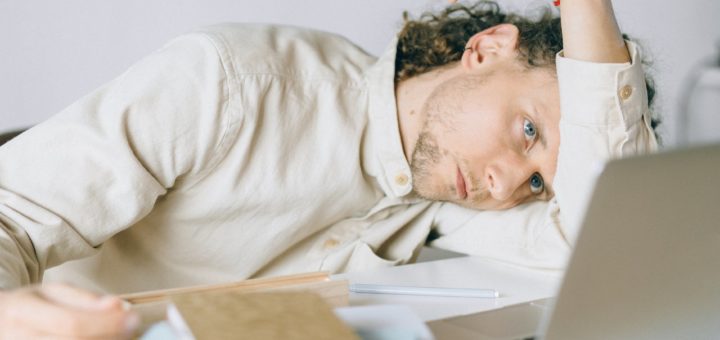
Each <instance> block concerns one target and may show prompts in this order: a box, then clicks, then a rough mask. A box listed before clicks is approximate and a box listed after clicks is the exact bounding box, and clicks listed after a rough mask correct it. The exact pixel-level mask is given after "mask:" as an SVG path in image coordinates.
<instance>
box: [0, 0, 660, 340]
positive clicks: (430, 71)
mask: <svg viewBox="0 0 720 340" xmlns="http://www.w3.org/2000/svg"><path fill="white" fill-rule="evenodd" d="M560 12H561V17H562V18H563V19H562V28H563V30H562V32H563V33H562V38H563V40H564V47H563V45H562V40H561V36H560V34H561V33H560V23H559V20H558V19H553V18H550V17H545V18H543V19H542V20H540V21H531V20H528V19H526V18H522V17H518V16H515V15H505V14H502V13H500V12H499V11H498V10H497V8H496V5H495V4H491V3H480V4H477V6H470V7H469V8H467V9H466V8H464V7H459V6H451V7H450V8H449V9H448V10H446V11H445V12H443V13H441V14H440V15H438V16H437V17H424V18H422V19H420V20H418V21H408V22H407V23H406V25H405V27H404V28H403V30H402V31H401V32H400V34H399V38H398V40H397V43H393V44H392V45H391V46H390V49H389V50H388V51H387V52H386V53H385V54H384V55H383V56H382V57H380V58H379V59H375V58H374V57H372V56H369V55H367V54H366V53H365V52H363V51H362V50H361V49H359V48H358V47H356V46H355V45H353V44H352V43H350V42H348V41H347V40H345V39H343V38H341V37H338V36H336V35H331V34H327V33H321V32H316V31H310V30H305V29H298V28H288V27H278V26H263V25H252V26H251V25H232V24H231V25H222V26H215V27H210V28H207V29H204V30H202V31H199V32H196V33H193V34H188V35H185V36H182V37H180V38H177V39H175V40H173V41H172V42H170V43H169V44H167V45H166V46H165V47H163V48H162V49H160V50H159V51H157V52H156V53H154V54H152V55H151V56H149V57H147V58H145V59H144V60H142V61H140V62H139V63H138V64H136V65H134V66H133V67H132V68H130V70H128V71H127V72H126V73H124V74H123V75H122V76H120V77H119V78H117V79H115V80H114V81H112V82H110V83H109V84H107V85H105V86H103V87H101V88H100V89H99V90H97V91H95V92H94V93H92V94H90V95H88V96H86V97H84V98H82V99H81V100H80V101H78V102H76V103H75V104H73V105H71V106H70V107H69V108H67V109H66V110H64V111H63V112H61V113H60V114H58V115H56V116H55V117H53V118H51V119H50V120H48V121H46V122H44V123H42V124H40V125H38V126H36V127H34V128H32V129H31V130H29V131H27V132H26V133H24V134H23V135H21V136H19V137H18V138H16V139H15V140H13V141H11V142H10V143H8V144H6V145H5V146H3V147H2V148H1V149H0V226H1V228H0V247H1V249H2V252H1V253H0V285H1V286H2V287H3V288H4V289H6V290H5V291H4V292H2V293H0V335H1V336H0V337H3V338H13V339H17V338H23V337H25V338H27V337H61V338H64V337H80V338H82V337H95V336H102V337H114V336H117V337H122V336H124V335H127V334H128V332H129V331H130V330H132V329H133V327H135V325H137V317H136V316H134V315H132V314H130V313H129V312H125V311H123V309H122V308H121V304H120V301H118V299H117V298H114V297H112V296H100V295H96V294H94V293H90V292H89V291H86V290H84V289H89V290H93V291H101V292H104V293H108V294H117V293H126V292H135V291H141V290H150V289H159V288H168V287H177V286H187V285H197V284H207V283H217V282H225V281H234V280H241V279H245V278H250V277H257V276H269V275H278V274H288V273H295V272H306V271H317V270H327V271H331V272H341V271H349V270H359V269H365V268H372V267H378V266H387V265H396V264H401V263H405V262H408V261H411V260H412V259H413V257H414V256H415V255H416V252H417V250H418V248H419V246H420V245H422V244H423V242H424V241H425V239H426V237H427V235H428V233H429V231H430V229H431V227H432V226H433V217H434V215H435V214H436V212H437V210H438V205H439V204H437V203H436V202H438V201H440V202H452V203H456V204H459V205H461V206H464V207H468V208H473V209H477V210H480V211H490V210H499V209H502V210H505V212H506V214H522V213H523V211H522V210H518V209H517V208H515V209H514V208H513V207H516V206H518V205H521V204H523V203H527V202H532V201H548V202H549V203H548V204H547V206H546V213H544V214H543V215H542V220H540V221H537V220H528V221H527V222H526V223H527V224H528V225H527V226H520V227H521V229H517V230H523V232H524V233H525V234H518V235H516V237H517V238H527V239H533V240H534V243H533V244H530V245H528V248H527V249H525V257H526V258H527V259H528V261H539V260H538V259H541V260H542V258H546V257H548V258H552V257H553V256H554V255H553V254H558V253H559V254H565V253H566V252H567V249H568V248H569V247H570V244H571V243H572V240H573V237H574V234H575V233H576V229H577V226H578V224H579V222H578V221H579V218H580V216H581V214H582V209H583V203H584V200H585V199H586V195H587V192H588V191H589V190H590V189H589V188H590V186H591V185H592V184H591V183H592V176H591V175H590V173H591V172H592V170H593V167H594V166H596V161H597V160H605V159H608V158H611V157H620V156H624V155H628V154H633V153H638V152H645V151H648V150H652V149H654V148H655V144H656V141H655V137H654V135H653V131H652V128H651V127H650V117H649V110H648V98H647V94H646V93H647V92H646V85H645V80H644V74H643V71H642V68H641V64H640V61H639V60H640V59H639V58H640V57H639V51H638V49H637V48H636V46H635V45H634V44H633V43H626V42H625V41H624V40H623V38H622V36H621V34H620V32H619V29H618V28H617V24H616V23H615V19H614V15H613V13H612V6H611V3H610V1H609V0H605V1H602V0H567V1H566V2H563V4H562V6H561V9H560ZM561 48H564V52H562V53H561V54H559V55H558V57H557V61H556V60H555V56H556V53H557V52H558V51H559V50H560V49H561ZM556 63H557V66H556ZM561 108H562V117H561V114H560V111H561V110H560V109H561ZM561 140H562V144H561ZM560 212H562V214H560ZM479 213H480V214H482V213H483V212H479ZM531 225H532V226H541V227H531ZM498 256H503V254H498ZM71 260H78V261H74V262H71V263H66V262H68V261H71ZM540 262H541V261H540ZM63 263H65V265H63V266H61V267H59V268H58V270H53V271H50V272H51V273H50V274H52V276H53V280H60V279H62V280H66V281H70V282H72V283H73V285H74V286H78V287H83V289H79V288H73V287H71V286H65V285H45V286H42V287H41V286H39V285H33V284H38V283H40V282H41V280H42V279H43V273H44V272H45V270H46V269H48V268H51V267H54V266H58V265H60V264H63ZM48 276H50V275H48Z"/></svg>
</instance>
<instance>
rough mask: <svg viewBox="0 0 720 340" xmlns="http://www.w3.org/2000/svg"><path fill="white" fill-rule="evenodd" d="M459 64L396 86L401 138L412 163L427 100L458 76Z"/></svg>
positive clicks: (436, 70) (415, 77)
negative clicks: (442, 85)
mask: <svg viewBox="0 0 720 340" xmlns="http://www.w3.org/2000/svg"><path fill="white" fill-rule="evenodd" d="M457 66H459V65H458V63H452V64H449V65H446V66H443V67H440V68H436V69H434V70H431V71H429V72H426V73H423V74H420V75H417V76H414V77H412V78H408V79H405V80H402V81H399V82H398V83H397V84H396V85H395V100H396V105H397V115H398V124H399V126H400V138H401V139H402V145H403V152H404V153H405V158H406V159H407V160H408V161H409V162H410V161H411V158H412V154H413V152H414V151H415V144H416V142H417V139H418V137H419V135H420V131H421V130H422V128H423V125H424V124H425V119H426V117H425V108H424V107H423V106H424V105H425V103H426V102H427V99H428V98H429V97H430V95H431V94H432V93H433V91H435V89H436V88H437V86H438V85H440V84H442V83H443V82H445V81H447V80H449V79H451V78H453V77H456V76H458V75H459V74H460V73H459V71H460V70H459V67H457Z"/></svg>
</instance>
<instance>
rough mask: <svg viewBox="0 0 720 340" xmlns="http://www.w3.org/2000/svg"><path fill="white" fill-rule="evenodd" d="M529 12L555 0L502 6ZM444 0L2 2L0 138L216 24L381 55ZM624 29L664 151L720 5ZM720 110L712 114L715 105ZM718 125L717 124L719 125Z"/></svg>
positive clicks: (681, 6) (692, 3) (651, 5)
mask: <svg viewBox="0 0 720 340" xmlns="http://www.w3.org/2000/svg"><path fill="white" fill-rule="evenodd" d="M499 2H500V3H501V4H508V3H511V5H512V7H514V8H519V9H520V10H522V11H531V9H532V8H534V7H537V6H538V5H539V4H544V3H549V2H550V0H512V1H509V0H499ZM445 3H446V1H444V0H302V1H298V0H264V1H257V0H256V1H250V0H123V1H120V0H56V1H53V0H46V1H42V0H0V131H4V130H10V129H14V128H19V127H25V126H30V125H32V124H35V123H37V122H39V121H42V120H44V119H46V118H47V117H49V116H50V115H52V114H54V113H56V112H58V111H60V110H61V109H63V108H64V107H65V106H67V105H69V104H70V103H72V102H73V101H75V100H76V99H78V98H79V97H81V96H83V95H84V94H86V93H88V92H90V91H92V90H93V89H95V88H96V87H98V86H100V85H101V84H103V83H105V82H107V81H109V80H110V79H112V78H114V77H115V76H117V75H119V74H120V73H121V72H123V71H124V70H125V69H126V68H127V67H128V66H130V65H131V64H132V63H133V62H135V61H137V60H138V59H140V58H141V57H143V56H144V55H146V54H148V53H150V52H152V51H153V50H155V49H156V48H158V47H160V46H161V45H162V44H163V43H164V42H166V41H167V40H169V39H170V38H172V37H174V36H177V35H179V34H182V33H183V32H187V31H190V30H192V29H193V28H196V27H199V26H203V25H208V24H214V23H218V22H227V21H239V22H270V23H283V24H291V25H300V26H308V27H313V28H319V29H323V30H327V31H332V32H337V33H340V34H342V35H345V36H347V37H349V38H350V39H351V40H353V41H355V42H356V43H358V44H359V45H360V46H362V47H364V48H365V49H366V50H368V51H369V52H371V53H374V54H378V53H380V52H382V51H383V50H384V48H385V46H386V45H387V43H388V42H389V40H390V39H391V38H392V36H393V35H394V34H395V32H396V31H397V30H398V29H399V27H400V24H401V15H402V12H403V10H406V9H407V10H409V11H410V12H411V13H420V12H422V11H423V10H426V9H429V8H433V7H438V6H443V5H444V4H445ZM614 5H615V8H616V12H617V14H618V17H619V21H620V24H621V27H622V28H623V30H624V31H626V32H628V33H630V34H631V35H633V36H635V37H637V38H639V39H641V41H643V42H644V45H645V47H646V49H647V50H649V51H650V54H651V55H652V58H653V59H654V68H653V72H654V74H655V75H656V79H657V83H658V88H659V100H658V108H659V110H660V111H661V113H662V114H663V116H664V117H665V119H664V120H665V124H664V128H663V130H662V134H663V135H664V138H665V141H666V144H669V145H672V144H674V142H675V134H674V126H675V119H676V107H677V99H678V93H679V91H680V89H681V83H682V80H683V79H684V77H685V75H686V74H687V72H688V71H689V69H690V67H691V65H693V64H694V63H696V62H697V61H698V60H700V59H701V58H703V57H704V56H708V55H711V54H712V53H713V52H714V49H715V46H716V45H717V43H718V42H720V1H717V0H684V1H683V0H616V1H615V2H614ZM710 109H713V110H716V111H717V110H718V109H717V108H716V107H715V108H710ZM716 122H718V123H720V118H719V119H718V120H717V121H716Z"/></svg>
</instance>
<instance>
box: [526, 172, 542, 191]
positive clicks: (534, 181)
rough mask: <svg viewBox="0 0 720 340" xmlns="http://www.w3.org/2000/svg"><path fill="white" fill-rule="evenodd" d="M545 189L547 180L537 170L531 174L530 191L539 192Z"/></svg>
mask: <svg viewBox="0 0 720 340" xmlns="http://www.w3.org/2000/svg"><path fill="white" fill-rule="evenodd" d="M543 189H545V182H544V181H543V178H542V176H540V174H539V173H537V172H536V173H534V174H533V175H532V176H530V191H531V192H532V193H533V194H539V193H541V192H543Z"/></svg>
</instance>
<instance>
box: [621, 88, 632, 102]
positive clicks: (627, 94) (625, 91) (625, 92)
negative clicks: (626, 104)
mask: <svg viewBox="0 0 720 340" xmlns="http://www.w3.org/2000/svg"><path fill="white" fill-rule="evenodd" d="M632 93H633V89H632V86H630V85H625V86H623V87H622V89H620V98H622V100H627V99H628V98H630V96H632Z"/></svg>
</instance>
